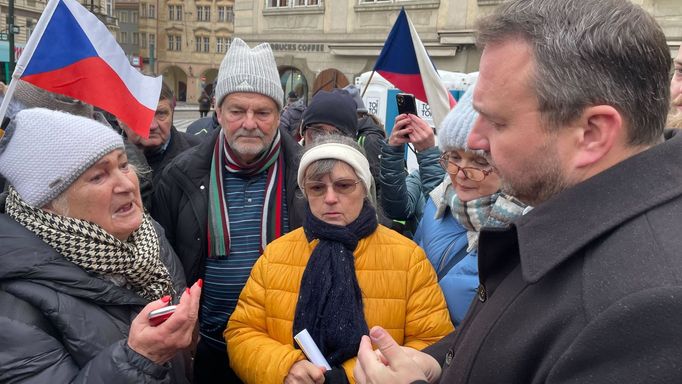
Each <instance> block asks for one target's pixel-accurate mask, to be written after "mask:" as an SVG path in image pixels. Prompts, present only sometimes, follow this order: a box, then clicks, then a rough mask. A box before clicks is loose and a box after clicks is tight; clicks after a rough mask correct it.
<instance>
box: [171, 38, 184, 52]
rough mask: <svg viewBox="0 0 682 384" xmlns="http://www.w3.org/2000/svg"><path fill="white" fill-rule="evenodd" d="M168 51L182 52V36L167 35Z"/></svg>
mask: <svg viewBox="0 0 682 384" xmlns="http://www.w3.org/2000/svg"><path fill="white" fill-rule="evenodd" d="M168 50H169V51H180V50H182V36H180V35H168Z"/></svg>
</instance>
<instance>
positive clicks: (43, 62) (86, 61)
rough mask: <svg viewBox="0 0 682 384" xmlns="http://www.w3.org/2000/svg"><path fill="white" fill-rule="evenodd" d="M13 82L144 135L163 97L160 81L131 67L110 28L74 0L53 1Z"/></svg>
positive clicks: (34, 34)
mask: <svg viewBox="0 0 682 384" xmlns="http://www.w3.org/2000/svg"><path fill="white" fill-rule="evenodd" d="M13 78H21V79H22V80H24V81H27V82H29V83H31V84H33V85H35V86H37V87H40V88H42V89H45V90H48V91H50V92H54V93H59V94H62V95H66V96H70V97H73V98H76V99H78V100H81V101H83V102H85V103H89V104H92V105H94V106H97V107H99V108H102V109H104V110H106V111H108V112H110V113H112V114H113V115H114V116H116V117H118V118H119V119H120V120H121V121H123V122H124V123H125V124H126V125H128V126H129V127H130V128H132V129H133V130H134V131H135V132H137V133H138V134H140V135H141V136H143V137H148V136H149V126H150V124H151V121H152V119H153V118H154V113H155V111H156V106H157V104H158V102H159V94H160V93H161V77H160V76H159V77H156V78H154V77H149V76H145V75H143V74H141V73H140V72H139V71H137V70H136V69H135V68H133V67H132V66H131V65H130V63H129V61H128V58H127V57H126V55H125V53H124V52H123V49H121V47H120V46H119V45H118V43H117V42H116V40H115V39H114V37H113V36H112V34H111V32H109V30H108V29H107V27H106V26H105V25H104V24H102V22H101V21H99V19H97V17H96V16H95V15H93V14H92V13H90V12H89V11H88V10H87V9H85V8H84V7H83V6H82V5H80V4H79V3H78V2H77V1H75V0H50V2H49V3H48V5H47V7H46V8H45V11H44V12H43V14H42V16H41V17H40V20H39V21H38V23H37V25H36V29H35V31H34V32H33V34H32V35H31V37H30V39H29V41H28V42H27V43H26V48H25V49H24V52H23V53H22V55H21V57H20V58H19V60H18V61H17V68H16V70H15V72H14V74H13Z"/></svg>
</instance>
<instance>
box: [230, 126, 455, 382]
mask: <svg viewBox="0 0 682 384" xmlns="http://www.w3.org/2000/svg"><path fill="white" fill-rule="evenodd" d="M373 183H374V181H373V178H372V174H371V173H370V170H369V163H368V161H367V159H366V158H365V156H364V154H363V153H362V152H361V149H360V148H359V146H358V144H357V143H356V142H355V141H354V140H352V139H350V138H347V137H342V136H338V135H329V136H322V137H320V138H319V139H318V140H317V141H315V142H314V143H313V145H312V146H311V147H308V148H306V152H305V153H304V154H303V156H302V158H301V162H300V167H299V169H298V185H299V186H300V187H301V190H302V191H303V193H304V195H305V198H306V199H307V202H308V204H307V209H306V218H305V221H304V224H303V228H299V229H297V230H295V231H293V232H290V233H289V234H287V235H285V236H282V237H280V238H279V239H277V240H275V241H273V242H272V243H270V244H269V245H268V246H267V248H266V249H265V252H264V253H263V255H262V256H261V257H260V258H259V259H258V261H257V262H256V265H255V266H254V267H253V270H252V271H251V276H250V278H249V280H248V282H247V283H246V286H245V287H244V290H243V291H242V293H241V295H240V297H239V303H238V304H237V308H236V309H235V311H234V313H233V314H232V316H231V317H230V320H229V322H228V324H227V330H226V331H225V339H226V341H227V346H228V352H229V355H230V364H231V366H232V368H233V369H234V371H235V372H236V373H237V374H238V375H239V376H240V378H241V379H242V380H244V381H245V382H247V383H259V384H261V383H282V382H285V383H306V382H318V383H319V382H322V381H323V380H324V382H325V383H335V382H348V381H350V382H352V377H353V375H352V372H353V367H354V365H355V355H356V352H357V349H358V345H359V342H360V338H361V336H362V335H365V334H367V333H368V332H369V331H368V330H369V328H370V327H372V326H374V325H383V326H385V327H388V329H389V332H390V333H391V334H392V335H393V336H394V337H396V338H397V339H396V340H398V342H399V343H400V344H401V345H406V346H411V347H413V348H417V349H422V348H424V347H426V346H428V345H430V344H432V343H434V342H436V341H437V340H439V339H440V338H441V337H443V336H445V335H446V334H447V333H448V332H450V331H451V330H452V329H453V328H452V324H451V323H450V318H449V316H448V312H447V308H446V306H445V300H444V298H443V293H442V292H441V291H440V288H439V287H438V283H437V282H436V275H435V272H434V271H433V268H432V267H431V265H430V264H429V262H428V260H427V259H426V257H425V255H424V252H423V251H422V250H421V249H420V248H419V247H418V246H417V245H416V244H415V243H413V242H412V241H410V240H409V239H407V238H406V237H404V236H402V235H400V234H398V233H397V232H394V231H392V230H390V229H388V228H386V227H384V226H382V225H380V224H378V223H377V215H376V211H375V209H374V206H373V203H372V202H371V201H370V196H371V194H372V193H371V192H372V191H373V190H374V186H373ZM303 330H307V331H308V333H310V335H311V337H312V340H313V341H314V342H315V343H316V344H317V345H318V346H319V348H320V350H321V352H322V354H323V355H324V357H325V358H326V359H327V361H328V362H329V364H330V366H331V368H332V369H331V370H328V371H325V369H324V368H321V367H320V366H319V364H318V365H315V364H313V363H311V362H310V361H308V360H306V359H305V356H304V355H303V352H301V350H300V349H298V348H297V347H296V346H295V344H294V339H293V337H294V335H296V334H298V333H299V332H301V331H303Z"/></svg>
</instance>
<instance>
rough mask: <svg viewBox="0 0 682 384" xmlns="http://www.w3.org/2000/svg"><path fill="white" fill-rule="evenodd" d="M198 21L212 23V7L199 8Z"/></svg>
mask: <svg viewBox="0 0 682 384" xmlns="http://www.w3.org/2000/svg"><path fill="white" fill-rule="evenodd" d="M197 20H198V21H211V6H210V5H206V6H201V5H200V6H197Z"/></svg>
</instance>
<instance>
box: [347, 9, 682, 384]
mask: <svg viewBox="0 0 682 384" xmlns="http://www.w3.org/2000/svg"><path fill="white" fill-rule="evenodd" d="M477 38H478V43H479V45H480V46H482V47H483V55H482V57H481V64H480V75H479V78H478V83H477V85H476V90H475V93H474V106H475V109H476V110H477V111H479V113H480V117H479V120H478V121H477V123H476V125H475V126H474V128H473V130H472V132H471V134H470V136H469V138H468V144H469V147H470V148H472V149H481V150H484V151H485V152H487V153H489V154H490V155H491V157H492V160H493V161H492V164H494V166H495V168H494V170H495V172H498V174H499V175H500V176H501V178H502V179H503V188H504V189H505V190H506V191H507V192H509V193H510V194H512V195H514V196H516V197H518V198H519V199H521V200H523V201H524V202H526V203H529V204H531V205H533V206H535V207H536V208H534V209H533V210H532V211H530V212H529V213H527V214H526V215H525V216H523V217H522V218H520V219H519V220H518V221H517V222H516V223H514V224H512V225H511V226H509V227H507V228H501V229H496V230H494V229H487V230H483V231H482V232H481V236H480V241H479V244H480V246H479V251H478V258H479V260H478V262H479V274H480V286H479V288H478V295H477V298H476V299H475V300H474V303H473V305H472V306H471V307H470V309H469V312H468V314H467V315H466V318H465V319H464V322H463V323H462V325H461V327H460V328H459V329H458V330H457V331H456V332H455V333H453V334H452V335H450V336H448V337H446V338H445V339H443V340H442V341H441V342H439V343H437V344H435V345H434V346H432V347H430V348H428V349H427V350H426V352H427V353H428V354H429V355H430V356H432V357H433V358H432V357H429V355H426V354H424V353H421V352H416V351H406V350H403V349H400V348H398V347H397V346H396V345H395V342H393V341H392V340H391V339H390V337H388V335H387V333H386V332H385V331H384V330H383V329H380V328H375V329H372V330H371V332H370V335H371V339H372V341H373V342H374V343H375V345H377V346H378V347H379V349H381V351H382V353H383V357H384V358H385V362H386V363H387V365H384V364H383V362H382V361H381V360H380V359H378V358H377V355H376V354H375V353H374V352H373V351H372V350H371V348H372V347H371V344H370V343H369V341H370V338H368V337H366V336H365V337H363V341H362V343H361V346H360V351H359V355H358V359H359V364H358V365H357V366H356V367H358V368H357V369H356V372H355V373H356V379H358V382H360V383H365V382H371V383H383V382H391V383H409V382H426V381H429V382H435V381H438V380H440V382H441V383H678V382H682V365H680V362H679V356H680V355H681V354H682V325H681V324H680V314H681V313H682V257H680V252H681V251H680V250H682V237H681V236H680V235H679V228H680V226H681V225H680V224H681V222H682V169H681V168H680V166H679V164H680V163H681V162H682V137H681V136H682V135H679V134H677V135H674V136H673V137H672V138H670V139H668V140H666V141H664V139H663V128H664V125H665V118H666V112H667V110H668V107H669V101H670V91H669V86H668V81H669V70H670V66H671V59H670V51H669V49H668V46H667V45H666V39H665V36H664V34H663V32H662V30H661V28H660V27H659V26H658V25H657V24H656V21H655V20H654V18H653V17H652V16H651V15H649V14H647V13H646V12H645V11H644V10H642V9H641V8H640V7H639V6H636V5H633V4H632V3H630V2H628V1H622V0H512V1H510V2H507V3H504V4H502V5H501V6H500V7H499V8H498V9H497V10H496V11H495V12H494V13H493V14H492V15H491V16H489V17H487V18H485V19H483V20H482V21H480V22H479V25H478V33H477ZM510 101H512V102H511V103H510ZM434 358H435V359H434ZM441 367H442V371H441Z"/></svg>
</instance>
